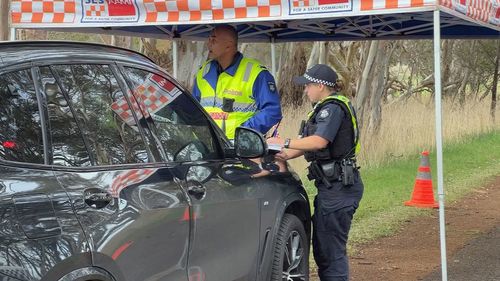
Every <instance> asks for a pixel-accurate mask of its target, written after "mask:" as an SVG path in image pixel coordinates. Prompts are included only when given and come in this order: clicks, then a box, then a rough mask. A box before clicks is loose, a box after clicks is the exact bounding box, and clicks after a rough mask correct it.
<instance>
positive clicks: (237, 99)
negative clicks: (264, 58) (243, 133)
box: [196, 58, 265, 139]
mask: <svg viewBox="0 0 500 281" xmlns="http://www.w3.org/2000/svg"><path fill="white" fill-rule="evenodd" d="M210 62H211V61H207V62H205V64H204V65H203V66H202V67H201V69H200V70H199V71H198V74H197V75H196V83H197V85H198V89H199V90H200V93H201V99H200V103H201V105H202V106H203V107H204V108H205V110H206V111H207V112H208V114H210V116H211V117H212V119H213V120H214V121H215V123H217V125H219V127H221V128H223V125H222V124H223V123H224V129H225V133H226V135H227V137H228V138H229V139H234V132H235V130H236V128H237V127H238V126H240V125H241V124H243V123H245V121H247V120H248V119H250V118H251V117H252V116H254V115H255V113H256V111H257V105H256V104H255V100H254V99H253V84H254V82H255V80H256V79H257V76H258V75H259V73H260V72H261V71H263V70H265V67H263V66H261V65H260V63H259V62H258V61H256V60H254V59H249V58H242V59H241V61H240V64H239V65H238V69H237V70H236V73H235V74H234V76H231V75H230V74H228V73H226V72H222V73H221V74H220V75H219V78H218V79H217V84H216V87H215V89H216V90H214V89H213V88H212V86H211V85H210V84H209V83H208V81H207V80H206V79H205V78H203V76H204V75H205V74H207V73H208V72H209V71H210V67H211V64H210ZM225 100H226V102H224V101H225ZM227 101H230V102H229V103H230V104H231V106H229V107H230V108H227V106H225V107H224V108H223V105H225V104H227V103H228V102H227Z"/></svg>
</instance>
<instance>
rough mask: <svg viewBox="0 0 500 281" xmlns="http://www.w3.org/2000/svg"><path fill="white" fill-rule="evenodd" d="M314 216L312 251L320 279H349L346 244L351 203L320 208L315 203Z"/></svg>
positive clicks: (324, 280)
mask: <svg viewBox="0 0 500 281" xmlns="http://www.w3.org/2000/svg"><path fill="white" fill-rule="evenodd" d="M315 203H316V200H315ZM315 205H316V207H315V209H314V216H313V253H314V259H315V261H316V264H317V265H318V275H319V278H320V280H321V281H346V280H349V261H348V259H347V251H346V244H347V239H348V235H349V230H350V228H351V221H352V217H353V215H354V212H355V211H356V208H355V207H354V206H348V207H343V208H341V209H338V210H322V209H321V204H315Z"/></svg>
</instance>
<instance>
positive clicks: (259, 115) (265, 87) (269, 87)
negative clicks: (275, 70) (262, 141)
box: [193, 52, 282, 134]
mask: <svg viewBox="0 0 500 281" xmlns="http://www.w3.org/2000/svg"><path fill="white" fill-rule="evenodd" d="M242 58H243V55H242V54H241V53H240V52H238V53H237V54H236V56H235V59H234V60H233V63H232V64H231V65H230V66H229V67H228V68H226V69H225V70H223V71H225V72H226V73H228V74H230V75H231V76H234V74H235V73H236V70H237V69H238V66H239V65H240V62H241V59H242ZM220 71H222V70H220V66H219V63H218V62H216V61H211V62H210V70H209V71H208V72H207V73H206V74H205V75H204V76H203V78H205V79H206V80H207V81H208V83H209V84H210V86H212V88H213V89H215V88H216V85H217V79H218V78H219V74H220V73H221V72H220ZM216 92H217V91H216ZM253 95H254V96H253V99H254V100H255V105H256V107H257V112H256V114H255V115H254V116H253V117H252V118H250V119H248V120H247V121H246V122H245V123H243V125H242V126H245V127H249V128H252V129H255V130H257V131H259V132H261V133H263V134H264V133H266V132H267V131H269V129H271V127H272V126H274V125H275V124H276V123H278V122H279V121H280V120H281V118H282V114H281V105H280V98H279V95H278V90H277V88H276V83H275V81H274V78H273V76H272V75H271V73H269V71H267V70H263V71H261V72H260V73H259V75H258V76H257V79H256V80H255V82H254V84H253ZM193 96H194V97H195V98H196V99H197V100H198V101H200V100H201V92H200V89H199V88H198V85H197V84H196V78H195V80H194V86H193Z"/></svg>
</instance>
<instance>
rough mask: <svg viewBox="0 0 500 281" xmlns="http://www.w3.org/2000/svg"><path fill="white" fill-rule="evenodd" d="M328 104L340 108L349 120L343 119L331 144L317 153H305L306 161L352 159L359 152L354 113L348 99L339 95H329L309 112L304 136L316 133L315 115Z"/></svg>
mask: <svg viewBox="0 0 500 281" xmlns="http://www.w3.org/2000/svg"><path fill="white" fill-rule="evenodd" d="M329 103H335V104H337V105H339V106H340V108H342V110H343V111H344V113H345V115H346V116H348V117H350V118H344V120H342V123H341V125H340V127H339V131H338V132H337V135H336V136H335V139H334V140H333V142H331V143H329V144H328V146H327V147H326V148H323V149H320V150H317V151H308V152H305V154H304V157H305V158H306V160H307V161H309V162H310V161H315V160H342V159H345V158H352V157H354V156H355V155H356V154H357V153H358V152H359V150H360V148H361V145H360V143H359V129H358V122H357V118H356V112H355V110H354V108H353V107H352V104H351V102H350V101H349V99H348V98H346V97H345V96H341V95H331V96H328V97H326V98H324V99H323V100H321V101H320V102H318V103H317V104H316V105H315V106H314V109H313V110H312V111H311V112H309V114H308V120H307V122H306V126H305V127H304V132H303V135H304V136H311V135H313V134H314V132H315V131H316V127H317V125H316V121H315V117H316V115H317V114H318V113H319V112H320V111H321V109H322V108H323V107H324V106H325V105H326V104H329Z"/></svg>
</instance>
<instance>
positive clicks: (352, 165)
mask: <svg viewBox="0 0 500 281" xmlns="http://www.w3.org/2000/svg"><path fill="white" fill-rule="evenodd" d="M358 168H359V167H357V165H356V159H354V158H352V159H351V158H346V159H342V160H331V161H312V162H311V165H309V167H308V170H309V173H308V174H307V178H308V179H309V180H320V181H321V182H322V183H323V184H324V185H325V186H326V187H327V188H331V187H332V184H331V183H332V182H342V183H343V185H344V186H346V187H348V186H351V185H352V184H354V171H355V170H357V169H358Z"/></svg>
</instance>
